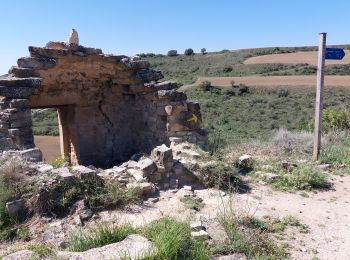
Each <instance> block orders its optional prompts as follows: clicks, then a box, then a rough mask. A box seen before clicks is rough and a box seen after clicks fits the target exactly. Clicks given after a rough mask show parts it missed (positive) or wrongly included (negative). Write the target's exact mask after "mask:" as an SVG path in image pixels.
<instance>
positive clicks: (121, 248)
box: [9, 235, 155, 260]
mask: <svg viewBox="0 0 350 260" xmlns="http://www.w3.org/2000/svg"><path fill="white" fill-rule="evenodd" d="M154 250H155V247H154V245H153V244H152V242H151V241H149V240H148V239H146V238H145V237H143V236H140V235H129V236H128V237H127V238H125V239H124V240H123V241H121V242H118V243H113V244H110V245H107V246H103V247H100V248H94V249H90V250H87V251H85V252H65V251H60V252H58V253H57V257H58V258H60V259H61V258H63V259H69V260H82V259H99V260H107V259H108V260H109V259H140V257H141V258H142V256H146V255H147V254H149V253H150V252H152V251H154ZM9 259H13V258H9Z"/></svg>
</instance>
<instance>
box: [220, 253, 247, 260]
mask: <svg viewBox="0 0 350 260" xmlns="http://www.w3.org/2000/svg"><path fill="white" fill-rule="evenodd" d="M214 260H248V258H247V256H246V255H245V254H243V253H235V254H233V255H225V256H217V257H215V258H214Z"/></svg>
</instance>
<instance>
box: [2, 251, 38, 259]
mask: <svg viewBox="0 0 350 260" xmlns="http://www.w3.org/2000/svg"><path fill="white" fill-rule="evenodd" d="M2 259H3V260H28V259H35V253H34V252H33V251H30V250H27V249H25V250H21V251H17V252H15V253H12V254H10V255H7V256H4V257H3V258H2Z"/></svg>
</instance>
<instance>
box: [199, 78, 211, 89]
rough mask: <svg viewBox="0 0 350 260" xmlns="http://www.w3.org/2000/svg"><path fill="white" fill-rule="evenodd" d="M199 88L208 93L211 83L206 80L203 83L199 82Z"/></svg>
mask: <svg viewBox="0 0 350 260" xmlns="http://www.w3.org/2000/svg"><path fill="white" fill-rule="evenodd" d="M199 87H200V88H201V89H202V90H205V91H209V90H211V89H212V85H211V82H210V81H208V80H205V81H203V82H201V83H200V84H199Z"/></svg>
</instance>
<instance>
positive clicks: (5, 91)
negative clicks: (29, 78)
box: [0, 86, 33, 98]
mask: <svg viewBox="0 0 350 260" xmlns="http://www.w3.org/2000/svg"><path fill="white" fill-rule="evenodd" d="M32 92H33V88H30V87H5V86H0V96H3V97H8V98H28V97H29V96H30V95H31V94H32Z"/></svg>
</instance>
